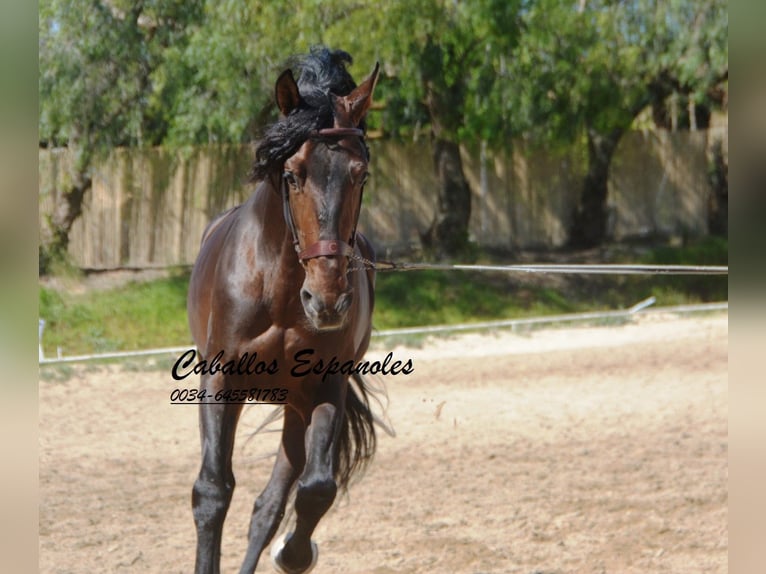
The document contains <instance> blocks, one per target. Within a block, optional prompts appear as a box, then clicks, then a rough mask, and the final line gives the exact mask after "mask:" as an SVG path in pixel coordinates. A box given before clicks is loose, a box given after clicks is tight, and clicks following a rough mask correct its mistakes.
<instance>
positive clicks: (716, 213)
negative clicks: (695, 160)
mask: <svg viewBox="0 0 766 574" xmlns="http://www.w3.org/2000/svg"><path fill="white" fill-rule="evenodd" d="M708 165H709V168H708V170H709V171H708V175H709V181H710V188H711V189H710V196H709V197H708V215H707V223H708V230H709V231H710V233H711V234H712V235H718V236H721V237H728V236H729V162H728V158H727V157H726V156H725V154H724V151H723V142H722V141H721V139H720V138H719V139H716V140H715V142H713V145H712V149H711V157H710V160H709V164H708Z"/></svg>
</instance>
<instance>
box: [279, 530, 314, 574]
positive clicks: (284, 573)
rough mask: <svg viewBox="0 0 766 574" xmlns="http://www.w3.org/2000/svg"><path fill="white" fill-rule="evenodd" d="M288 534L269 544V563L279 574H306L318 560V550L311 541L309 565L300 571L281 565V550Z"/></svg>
mask: <svg viewBox="0 0 766 574" xmlns="http://www.w3.org/2000/svg"><path fill="white" fill-rule="evenodd" d="M287 536H288V533H286V532H285V533H284V534H281V535H280V536H279V537H278V538H277V539H276V540H275V541H274V542H272V543H271V553H270V554H271V563H272V565H273V566H274V569H275V570H276V571H277V572H279V574H308V573H309V572H311V571H312V570H313V569H314V566H316V565H317V560H318V559H319V548H317V545H316V543H315V542H314V541H313V540H312V541H311V564H309V565H308V566H307V567H306V568H303V569H301V570H293V569H291V568H288V567H287V566H285V565H284V564H282V562H281V560H280V557H281V555H282V549H283V548H284V547H285V541H286V540H287Z"/></svg>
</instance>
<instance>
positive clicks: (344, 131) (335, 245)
mask: <svg viewBox="0 0 766 574" xmlns="http://www.w3.org/2000/svg"><path fill="white" fill-rule="evenodd" d="M348 136H357V137H360V138H364V130H361V129H359V128H325V129H321V130H314V131H312V132H311V133H310V134H309V139H313V140H322V139H336V138H343V137H348ZM362 191H364V188H362ZM282 207H283V209H284V215H285V222H286V223H287V227H288V228H289V229H290V233H291V234H292V236H293V246H294V247H295V251H296V252H297V253H298V260H299V261H300V262H301V264H305V262H306V261H308V260H309V259H314V258H315V257H334V256H343V257H351V256H352V255H353V253H354V240H355V239H356V225H357V223H358V222H359V210H360V209H361V207H362V198H361V196H360V197H359V207H358V208H357V212H356V217H355V218H354V228H353V229H352V230H351V237H349V240H348V242H345V241H342V240H340V239H320V240H319V241H317V242H316V243H313V244H311V245H309V246H308V247H307V248H306V249H301V247H300V242H299V241H298V231H297V229H296V228H295V221H294V220H293V212H292V209H290V189H289V186H288V185H287V181H286V180H285V181H283V183H282Z"/></svg>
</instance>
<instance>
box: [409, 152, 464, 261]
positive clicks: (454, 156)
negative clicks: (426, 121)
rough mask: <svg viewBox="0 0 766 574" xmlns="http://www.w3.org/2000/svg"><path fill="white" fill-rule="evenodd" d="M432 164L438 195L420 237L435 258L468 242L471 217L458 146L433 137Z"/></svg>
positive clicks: (449, 254)
mask: <svg viewBox="0 0 766 574" xmlns="http://www.w3.org/2000/svg"><path fill="white" fill-rule="evenodd" d="M434 167H435V169H436V175H437V177H438V179H439V189H438V193H439V197H438V202H437V206H436V213H435V214H434V219H433V222H432V223H431V226H430V227H429V229H428V230H427V231H426V232H425V233H424V234H422V235H421V239H422V242H423V246H424V247H425V248H426V249H427V250H428V251H430V252H431V254H432V255H434V256H435V257H437V258H443V257H454V256H457V255H460V253H461V252H463V251H464V250H465V248H466V246H467V245H468V221H469V220H470V218H471V188H470V187H469V185H468V181H467V180H466V178H465V174H464V173H463V160H462V159H461V157H460V146H458V144H457V143H455V142H451V141H448V140H445V139H441V138H439V137H436V138H434Z"/></svg>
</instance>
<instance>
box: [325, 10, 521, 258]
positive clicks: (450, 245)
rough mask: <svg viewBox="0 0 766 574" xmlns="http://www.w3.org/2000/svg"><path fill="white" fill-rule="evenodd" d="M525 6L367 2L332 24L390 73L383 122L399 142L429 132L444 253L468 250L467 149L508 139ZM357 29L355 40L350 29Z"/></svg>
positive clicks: (437, 246)
mask: <svg viewBox="0 0 766 574" xmlns="http://www.w3.org/2000/svg"><path fill="white" fill-rule="evenodd" d="M520 4H521V2H520V1H510V2H509V1H504V0H457V1H455V0H416V1H413V2H394V3H391V4H390V5H388V6H386V9H384V10H381V9H380V7H379V6H378V5H377V4H374V3H370V4H368V5H365V6H364V7H360V5H359V4H357V5H356V6H355V8H352V9H349V10H347V11H346V12H345V14H346V16H345V17H344V18H342V19H339V20H337V21H336V24H335V25H334V26H330V27H329V28H327V32H326V33H325V37H326V38H327V39H329V40H330V41H332V40H335V39H338V41H340V39H342V38H344V39H347V42H346V46H348V47H347V48H346V49H348V50H349V51H351V52H352V53H353V54H355V57H357V59H363V60H367V59H378V60H381V61H382V62H383V66H384V67H383V70H384V73H385V74H386V75H387V77H386V80H385V81H383V82H381V84H380V89H379V93H380V94H381V95H382V96H383V97H384V98H385V99H386V110H385V112H384V114H385V115H384V120H383V123H384V125H385V128H386V130H387V132H388V134H389V135H391V136H393V137H397V136H403V135H408V136H412V135H413V133H414V132H416V130H417V129H418V127H419V126H422V125H427V126H429V128H430V133H431V140H432V149H433V165H434V169H435V172H436V175H437V178H438V181H439V188H438V194H437V195H438V200H437V205H436V206H435V213H434V218H433V221H432V223H431V226H430V227H429V228H428V229H427V230H425V231H424V232H422V233H421V237H422V240H423V244H424V246H425V247H426V248H428V249H429V250H430V251H431V252H432V253H433V254H434V255H436V256H437V257H441V256H447V257H452V256H456V255H458V254H460V253H461V252H462V251H463V250H464V249H465V248H466V246H467V244H468V222H469V219H470V215H471V190H470V187H469V185H468V182H467V180H466V177H465V174H464V172H463V165H462V159H461V157H460V144H461V143H472V142H478V141H480V140H484V141H490V142H491V143H494V144H498V145H507V143H508V141H509V138H508V136H509V132H508V129H507V128H508V126H509V125H510V122H509V114H508V112H509V110H508V109H507V108H504V107H503V106H501V105H499V99H500V98H501V94H502V91H503V86H502V83H501V82H500V81H499V80H500V79H501V78H502V73H503V69H504V65H505V57H506V55H507V54H508V53H509V52H510V51H511V50H512V49H513V47H514V46H515V43H516V41H517V39H518V34H519V18H518V16H519V9H520V8H519V7H520ZM350 31H353V33H352V34H350V33H349V32H350Z"/></svg>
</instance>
